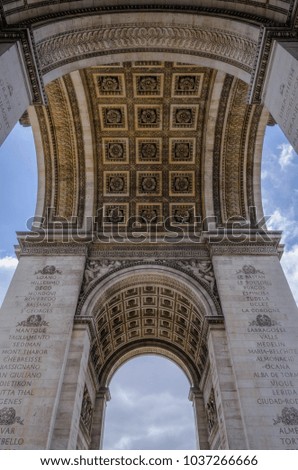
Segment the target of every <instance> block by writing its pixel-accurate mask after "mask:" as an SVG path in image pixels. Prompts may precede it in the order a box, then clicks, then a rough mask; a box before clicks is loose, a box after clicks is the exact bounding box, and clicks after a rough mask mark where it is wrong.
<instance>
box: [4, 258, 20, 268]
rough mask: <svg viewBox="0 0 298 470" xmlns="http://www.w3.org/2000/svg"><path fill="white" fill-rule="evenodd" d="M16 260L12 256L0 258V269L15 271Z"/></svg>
mask: <svg viewBox="0 0 298 470" xmlns="http://www.w3.org/2000/svg"><path fill="white" fill-rule="evenodd" d="M17 264H18V260H17V259H16V258H13V257H12V256H5V257H4V258H0V269H15V268H16V267H17Z"/></svg>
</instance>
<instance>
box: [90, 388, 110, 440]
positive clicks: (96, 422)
mask: <svg viewBox="0 0 298 470" xmlns="http://www.w3.org/2000/svg"><path fill="white" fill-rule="evenodd" d="M110 399H111V395H110V391H109V389H108V388H107V387H102V388H100V389H99V391H98V393H97V395H96V399H95V406H94V411H93V422H92V434H91V446H90V449H102V442H103V431H104V420H105V412H106V407H107V401H109V400H110Z"/></svg>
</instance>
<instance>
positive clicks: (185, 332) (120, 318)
mask: <svg viewBox="0 0 298 470" xmlns="http://www.w3.org/2000/svg"><path fill="white" fill-rule="evenodd" d="M138 271H139V272H137V273H134V270H132V269H131V270H129V269H128V270H127V271H125V270H124V272H121V273H120V274H117V275H112V277H111V279H110V280H109V278H107V280H106V281H104V283H101V284H100V283H99V284H98V285H97V286H95V287H94V289H93V290H91V291H90V294H89V297H87V299H86V301H85V302H84V307H83V311H82V312H80V313H79V314H78V315H77V317H76V321H77V322H78V323H80V322H82V321H84V320H87V319H88V318H89V319H90V318H91V317H92V318H93V324H94V331H95V335H94V340H93V345H92V348H91V357H92V360H93V364H94V367H95V370H96V371H97V375H98V377H99V382H100V384H101V386H102V387H106V386H107V385H108V382H109V380H110V377H111V375H112V374H113V373H114V371H115V370H116V369H117V368H118V367H119V366H120V365H121V364H122V363H123V362H125V361H126V360H128V359H129V358H130V357H133V356H134V355H136V354H140V353H156V354H163V355H165V356H167V357H168V358H170V359H172V360H174V361H175V362H176V363H178V365H180V367H182V368H183V370H184V371H185V372H186V373H187V376H188V377H189V380H190V382H191V384H192V385H196V386H198V384H199V382H200V378H201V374H202V372H203V370H204V367H205V365H206V360H207V345H206V335H207V327H208V318H210V319H211V320H212V319H213V320H214V321H216V320H218V321H221V320H222V317H221V316H217V315H216V316H214V304H213V301H212V299H211V298H210V295H209V294H208V293H207V291H206V290H204V288H203V287H202V286H201V288H200V289H201V293H200V289H198V288H197V289H194V285H195V283H193V282H190V281H189V280H188V279H187V276H186V278H185V279H183V278H182V277H180V276H179V273H178V272H175V271H174V270H169V269H168V270H167V269H161V268H160V267H158V266H156V267H155V268H154V266H152V267H150V268H145V267H140V268H139V270H138ZM192 284H193V286H192Z"/></svg>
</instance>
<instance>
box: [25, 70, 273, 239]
mask: <svg viewBox="0 0 298 470" xmlns="http://www.w3.org/2000/svg"><path fill="white" fill-rule="evenodd" d="M46 92H47V97H48V105H47V106H37V107H35V110H32V112H31V117H32V119H31V122H32V124H33V129H34V132H35V137H36V142H37V150H38V153H39V159H40V165H39V167H40V181H41V180H42V179H45V181H44V183H42V184H40V190H39V198H38V200H39V204H38V209H37V215H39V216H41V215H43V216H44V217H45V219H46V221H47V223H48V224H52V223H54V222H59V223H62V224H63V223H67V224H68V226H69V225H72V226H76V227H81V228H82V227H86V226H87V225H88V224H89V227H90V223H91V224H92V227H93V228H94V227H96V230H97V231H98V232H102V231H104V232H107V231H113V230H115V227H116V228H117V231H118V230H120V231H124V230H127V231H128V232H129V231H132V230H134V229H136V228H140V230H143V229H148V227H150V228H151V229H154V230H156V231H159V232H161V231H165V230H167V228H168V227H169V224H170V225H171V226H174V227H184V228H185V227H187V228H188V229H189V230H194V229H198V228H200V227H201V224H202V220H203V219H204V218H206V216H211V217H216V222H217V223H218V224H222V223H227V222H229V220H234V219H236V220H237V219H244V220H246V221H247V222H249V221H250V222H253V223H255V220H252V219H255V218H256V215H255V212H256V211H251V209H250V207H251V206H257V210H258V211H259V212H261V208H260V197H259V170H260V158H261V147H262V140H263V133H264V130H265V126H266V124H267V121H268V113H267V112H266V111H264V109H263V108H262V107H261V106H258V105H248V104H247V94H248V86H247V85H246V84H245V83H244V82H242V81H241V80H240V79H237V78H235V77H232V76H231V75H228V74H225V73H223V72H218V71H216V70H213V69H209V68H204V67H198V66H194V65H187V64H182V63H175V62H157V61H154V62H152V61H151V62H148V61H143V62H141V61H137V62H125V63H123V64H122V63H121V64H120V63H116V64H111V65H105V66H94V67H90V68H87V69H83V70H81V71H77V72H72V73H71V74H69V75H65V76H64V77H62V78H59V79H56V80H54V81H53V82H51V83H50V84H49V85H47V87H46ZM43 172H44V173H45V177H44V176H43ZM90 221H91V222H90Z"/></svg>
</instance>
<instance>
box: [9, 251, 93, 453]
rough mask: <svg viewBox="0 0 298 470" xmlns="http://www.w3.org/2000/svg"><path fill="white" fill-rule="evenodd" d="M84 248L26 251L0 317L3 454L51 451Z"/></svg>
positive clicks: (79, 287)
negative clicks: (33, 450) (35, 450)
mask: <svg viewBox="0 0 298 470" xmlns="http://www.w3.org/2000/svg"><path fill="white" fill-rule="evenodd" d="M84 250H85V247H80V246H79V245H78V244H76V245H75V246H73V247H72V246H70V245H66V246H63V245H61V246H54V247H50V246H48V247H45V248H42V247H40V246H38V245H37V246H36V247H33V248H32V250H31V249H28V250H24V251H23V253H25V251H26V252H27V255H25V254H23V255H21V257H20V261H19V264H18V267H17V269H16V272H15V274H14V277H13V279H12V282H11V284H10V287H9V289H8V292H7V295H6V298H5V300H4V302H3V305H2V308H1V312H0V318H1V323H0V344H1V354H0V449H49V448H50V444H51V438H52V432H53V429H54V424H55V421H56V413H57V409H58V406H59V400H60V393H61V387H62V383H63V379H64V371H65V367H66V362H67V357H68V351H69V346H70V340H71V334H72V329H73V318H74V315H75V311H76V306H77V301H78V296H79V292H80V289H81V283H82V277H83V272H84V265H85V254H84V253H85V251H84Z"/></svg>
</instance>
